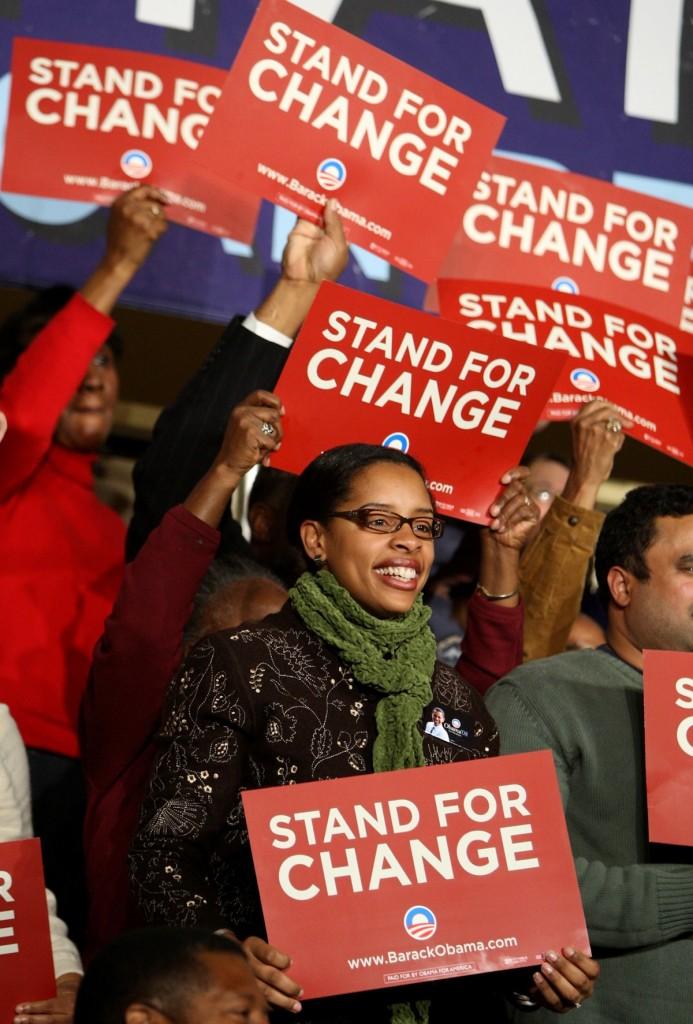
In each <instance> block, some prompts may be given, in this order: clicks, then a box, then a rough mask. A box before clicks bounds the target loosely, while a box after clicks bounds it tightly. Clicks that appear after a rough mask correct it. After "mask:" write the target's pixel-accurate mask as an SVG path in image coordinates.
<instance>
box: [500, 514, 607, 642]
mask: <svg viewBox="0 0 693 1024" xmlns="http://www.w3.org/2000/svg"><path fill="white" fill-rule="evenodd" d="M603 522H604V514H603V513H602V512H597V511H596V510H591V509H586V508H580V507H579V506H578V505H572V504H571V503H570V502H569V501H565V500H564V499H563V498H561V497H557V498H556V499H555V500H554V502H553V504H552V506H551V508H550V509H549V511H548V512H547V514H546V515H545V516H544V519H543V520H542V522H541V526H540V528H539V532H538V534H537V536H536V537H535V538H534V540H533V541H532V542H531V543H530V544H529V546H528V547H527V549H526V550H525V552H524V553H523V555H522V560H521V562H520V590H521V593H522V599H523V601H524V605H525V628H524V642H523V652H522V653H523V659H524V661H531V660H533V659H535V658H548V657H549V655H551V654H560V653H561V651H563V650H564V649H565V645H566V641H567V639H568V633H569V632H570V627H571V626H572V624H573V622H574V621H575V618H576V616H577V614H578V612H579V611H580V601H581V599H582V592H583V590H584V587H585V579H586V578H587V570H588V568H589V564H590V559H591V557H592V555H593V554H594V548H595V545H596V543H597V537H598V536H599V531H600V530H601V527H602V523H603Z"/></svg>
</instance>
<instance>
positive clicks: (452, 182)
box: [198, 0, 505, 281]
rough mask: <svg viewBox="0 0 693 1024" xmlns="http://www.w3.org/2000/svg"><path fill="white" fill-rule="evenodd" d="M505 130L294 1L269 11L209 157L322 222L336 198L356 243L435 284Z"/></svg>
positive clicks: (240, 180) (251, 39)
mask: <svg viewBox="0 0 693 1024" xmlns="http://www.w3.org/2000/svg"><path fill="white" fill-rule="evenodd" d="M504 121H505V119H504V118H503V117H501V116H500V115H499V114H496V113H495V112H494V111H492V110H489V108H488V107H484V106H483V105H482V104H480V103H477V102H475V101H474V100H471V99H469V98H468V97H467V96H463V95H462V94H461V93H458V92H455V90H453V89H450V88H449V87H448V86H445V85H442V84H441V83H440V82H437V81H435V79H432V78H430V77H429V76H428V75H425V74H423V73H422V72H419V71H416V70H415V69H414V68H411V67H409V66H408V65H406V64H404V63H403V62H402V61H399V60H397V59H396V58H394V57H391V56H390V55H389V54H387V53H384V52H383V51H382V50H378V49H377V48H376V47H374V46H371V45H370V44H368V43H365V42H363V41H362V40H360V39H357V38H356V37H355V36H352V35H350V34H349V33H348V32H344V31H343V30H342V29H339V28H336V27H335V26H334V25H331V24H330V23H329V22H325V21H322V20H321V19H320V18H316V17H314V16H313V15H310V14H307V13H306V12H305V11H303V10H300V9H299V8H298V7H296V6H295V5H294V4H291V3H288V2H287V0H261V3H260V4H259V6H258V9H257V12H256V14H255V17H254V19H253V22H252V24H251V26H250V29H249V31H248V34H247V36H246V38H245V41H244V43H243V45H242V47H241V49H240V51H239V53H238V55H237V57H236V61H235V63H234V65H233V67H232V69H231V71H230V73H229V76H228V79H227V81H226V84H225V86H224V91H223V94H222V96H221V99H220V100H219V102H218V104H217V108H216V112H215V115H214V118H213V120H212V123H211V124H210V126H209V130H208V131H207V132H206V133H205V137H204V139H203V141H202V143H201V145H200V149H199V152H198V158H199V160H200V161H202V162H203V164H204V166H205V167H206V168H208V169H209V170H211V171H213V172H214V173H215V174H217V175H218V176H220V177H221V178H223V179H224V180H226V181H229V182H232V183H233V184H235V185H238V186H240V187H241V188H243V189H247V190H248V191H249V192H252V193H254V194H255V195H259V196H262V197H264V198H265V199H269V200H271V201H272V202H273V203H278V204H279V205H281V206H285V207H287V208H288V209H290V210H293V211H294V212H295V213H297V214H299V216H301V217H306V218H308V219H309V220H312V221H318V220H319V219H320V217H321V213H322V209H323V207H324V205H325V203H326V201H327V199H329V198H330V197H331V196H333V197H334V198H335V199H336V200H337V201H338V203H339V207H340V213H341V215H342V218H343V220H344V223H345V230H346V232H347V235H348V237H349V240H350V241H351V242H356V243H358V244H359V245H361V246H363V247H364V248H366V249H369V250H370V251H371V252H373V253H375V254H376V255H378V256H382V257H383V258H384V259H386V260H389V262H390V263H393V264H394V265H395V266H397V267H399V268H400V269H402V270H406V271H408V272H409V273H411V274H414V276H416V277H421V278H423V279H424V280H427V281H430V280H432V279H433V278H434V277H435V276H436V272H437V270H438V269H439V267H440V263H441V260H442V258H443V256H444V255H445V253H446V252H447V250H448V248H449V246H450V243H451V242H452V238H453V235H454V232H455V230H456V227H457V224H458V222H459V217H460V214H461V212H462V210H463V208H464V205H465V203H466V202H467V201H468V199H469V196H470V195H471V193H472V190H473V188H474V185H475V183H476V180H477V178H478V176H479V173H480V171H481V169H482V168H483V167H484V166H485V164H486V162H487V160H488V158H489V156H490V154H491V150H492V148H493V146H494V144H495V142H496V140H497V139H498V136H499V135H500V132H501V129H502V127H503V124H504ZM239 153H242V155H243V158H242V159H239V158H238V154H239Z"/></svg>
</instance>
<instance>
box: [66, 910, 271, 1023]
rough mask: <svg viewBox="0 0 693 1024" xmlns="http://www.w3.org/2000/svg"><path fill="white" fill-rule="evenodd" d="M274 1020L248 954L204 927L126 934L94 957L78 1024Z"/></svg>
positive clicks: (78, 1009)
mask: <svg viewBox="0 0 693 1024" xmlns="http://www.w3.org/2000/svg"><path fill="white" fill-rule="evenodd" d="M166 1021H172V1022H173V1024H217V1022H221V1021H224V1022H225V1024H235V1022H237V1021H238V1022H240V1021H243V1022H244V1024H267V1021H268V1016H267V1006H266V1003H265V999H264V997H263V995H262V993H261V992H260V989H259V988H258V985H257V982H256V981H255V976H254V975H253V973H252V971H251V970H250V967H249V966H248V962H247V960H246V957H245V953H244V952H243V949H242V948H241V946H240V945H239V944H238V943H237V942H234V941H233V939H230V938H227V937H226V936H224V935H217V934H215V933H213V932H208V931H205V930H203V929H201V928H199V929H198V928H190V929H183V928H148V929H145V930H142V931H136V932H127V933H126V934H124V935H121V936H120V937H119V938H118V939H116V940H115V942H112V943H111V945H110V946H107V947H106V948H105V949H104V950H103V951H102V952H101V953H100V954H99V955H98V956H97V957H96V959H95V960H94V961H93V963H92V964H91V966H90V967H89V968H88V970H87V973H86V974H85V976H84V979H83V981H82V984H81V986H80V989H79V993H78V995H77V1003H76V1005H75V1014H74V1024H164V1022H166Z"/></svg>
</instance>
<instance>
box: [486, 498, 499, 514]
mask: <svg viewBox="0 0 693 1024" xmlns="http://www.w3.org/2000/svg"><path fill="white" fill-rule="evenodd" d="M489 512H490V513H491V515H492V516H497V515H498V513H499V512H500V505H499V504H498V503H497V502H495V501H494V503H493V505H491V507H490V509H489Z"/></svg>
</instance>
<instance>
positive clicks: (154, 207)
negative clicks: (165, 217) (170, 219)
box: [149, 203, 161, 217]
mask: <svg viewBox="0 0 693 1024" xmlns="http://www.w3.org/2000/svg"><path fill="white" fill-rule="evenodd" d="M149 209H150V211H151V214H152V217H158V216H159V215H160V213H161V207H160V206H159V204H158V203H152V205H151V206H150V207H149Z"/></svg>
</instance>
